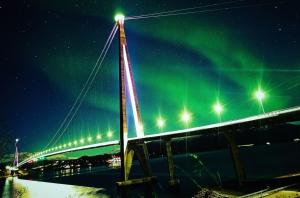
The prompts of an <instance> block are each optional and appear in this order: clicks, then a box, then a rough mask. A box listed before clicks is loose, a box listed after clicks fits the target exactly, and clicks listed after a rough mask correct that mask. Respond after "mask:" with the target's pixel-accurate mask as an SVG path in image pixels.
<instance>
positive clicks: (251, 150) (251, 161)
mask: <svg viewBox="0 0 300 198" xmlns="http://www.w3.org/2000/svg"><path fill="white" fill-rule="evenodd" d="M299 151H300V144H299V143H289V144H276V145H263V146H256V147H245V148H241V149H240V153H241V158H242V162H243V165H244V168H245V171H246V176H247V178H248V179H250V180H256V179H260V178H274V177H276V176H280V175H284V174H288V173H294V172H299V167H300V158H299V157H297V156H299V153H300V152H299ZM174 163H175V171H176V172H175V173H176V176H177V177H178V178H179V179H180V192H181V193H180V194H177V195H178V197H192V196H193V195H195V194H196V192H197V191H198V190H199V189H200V187H204V186H208V185H215V186H218V185H221V184H222V183H224V182H226V181H230V180H234V179H235V172H234V169H233V164H232V158H231V155H230V152H229V150H218V151H211V152H202V153H189V154H187V155H186V154H181V155H174ZM150 165H151V168H152V171H153V175H155V176H157V178H158V183H157V185H155V191H156V195H157V196H158V197H173V195H171V194H170V193H169V189H168V179H169V175H168V165H167V160H166V158H165V157H163V158H156V159H151V160H150ZM142 176H143V172H142V170H141V168H140V167H139V165H138V164H137V163H136V162H135V163H134V164H133V167H132V171H131V175H130V178H139V177H142ZM27 179H33V180H39V181H44V182H51V183H44V182H42V184H43V185H42V184H37V183H35V182H32V181H27V180H17V179H14V182H12V179H10V180H6V182H5V185H4V195H5V196H7V195H9V196H10V195H11V192H12V191H18V189H19V187H18V186H19V185H23V186H24V187H23V188H21V189H25V190H27V191H28V193H27V194H26V193H25V195H26V196H23V195H22V196H20V197H34V196H32V195H34V194H37V193H38V192H37V190H36V189H39V190H41V189H48V190H49V189H50V191H51V192H52V190H51V189H52V188H53V191H54V192H58V189H60V190H59V192H60V191H61V192H62V193H61V194H59V193H58V194H57V195H56V196H51V197H76V196H77V195H75V194H76V193H77V194H81V195H82V196H83V197H93V196H98V197H99V196H100V197H118V191H117V187H116V184H115V182H116V181H119V180H120V169H112V168H108V167H105V166H100V167H91V168H84V169H66V170H61V171H50V172H42V173H41V174H40V175H37V176H34V177H33V176H29V177H27ZM52 183H60V184H70V185H76V186H75V187H74V186H73V187H71V186H69V185H61V186H59V187H55V185H54V184H52ZM32 186H33V187H32ZM48 186H49V187H48ZM81 186H89V187H92V188H83V187H81ZM0 188H1V187H0ZM55 189H57V190H55ZM42 191H43V190H42ZM7 192H10V193H7ZM143 192H144V191H143V188H135V189H133V190H132V192H131V193H132V194H133V195H135V196H133V197H142V196H143ZM47 195H48V194H47ZM9 196H8V197H9ZM44 197H45V196H44Z"/></svg>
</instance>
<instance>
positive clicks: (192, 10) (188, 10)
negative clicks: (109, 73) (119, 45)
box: [125, 0, 284, 20]
mask: <svg viewBox="0 0 300 198" xmlns="http://www.w3.org/2000/svg"><path fill="white" fill-rule="evenodd" d="M234 2H239V1H232V3H231V4H233V3H234ZM240 2H242V0H240ZM229 3H230V2H228V3H227V4H229ZM275 3H284V2H282V1H276V2H266V3H257V4H246V5H232V6H228V7H223V8H211V9H204V10H203V9H200V10H197V9H199V8H200V6H199V8H196V7H192V8H185V10H186V11H185V12H182V11H180V10H179V11H176V10H171V11H166V12H162V14H159V13H158V14H156V13H153V14H148V15H139V16H129V17H126V18H125V20H137V19H148V18H158V17H167V16H178V15H188V14H196V13H208V12H217V11H223V10H233V9H239V8H249V7H260V6H267V5H273V4H275ZM220 4H222V3H220ZM223 4H225V2H224V3H223ZM208 6H209V7H213V6H214V7H218V6H219V5H218V4H211V5H207V6H206V7H208ZM202 8H203V7H202ZM181 10H183V9H181Z"/></svg>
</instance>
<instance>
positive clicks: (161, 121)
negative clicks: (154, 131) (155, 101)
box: [156, 117, 166, 129]
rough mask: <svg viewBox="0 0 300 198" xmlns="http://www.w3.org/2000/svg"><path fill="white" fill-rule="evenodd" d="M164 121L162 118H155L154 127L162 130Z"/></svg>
mask: <svg viewBox="0 0 300 198" xmlns="http://www.w3.org/2000/svg"><path fill="white" fill-rule="evenodd" d="M165 122H166V121H165V120H164V119H163V118H162V117H159V118H157V120H156V126H157V127H158V128H160V129H162V128H164V126H165Z"/></svg>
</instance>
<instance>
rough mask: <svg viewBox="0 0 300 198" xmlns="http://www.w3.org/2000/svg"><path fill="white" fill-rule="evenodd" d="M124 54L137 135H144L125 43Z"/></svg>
mask: <svg viewBox="0 0 300 198" xmlns="http://www.w3.org/2000/svg"><path fill="white" fill-rule="evenodd" d="M123 55H124V63H125V73H126V80H127V85H128V90H129V96H130V102H131V107H132V112H133V118H134V124H135V130H136V133H137V137H143V136H144V129H143V124H142V123H141V121H140V120H139V118H138V113H137V108H136V101H135V98H134V92H133V83H132V79H131V75H130V71H129V64H128V58H127V53H126V48H125V45H123ZM126 138H127V137H126Z"/></svg>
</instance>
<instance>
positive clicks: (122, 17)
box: [115, 14, 125, 22]
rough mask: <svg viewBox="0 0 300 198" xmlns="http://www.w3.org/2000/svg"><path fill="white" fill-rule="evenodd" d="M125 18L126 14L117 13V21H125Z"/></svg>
mask: <svg viewBox="0 0 300 198" xmlns="http://www.w3.org/2000/svg"><path fill="white" fill-rule="evenodd" d="M124 19H125V16H124V15H123V14H117V15H116V16H115V21H116V22H123V21H124Z"/></svg>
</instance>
